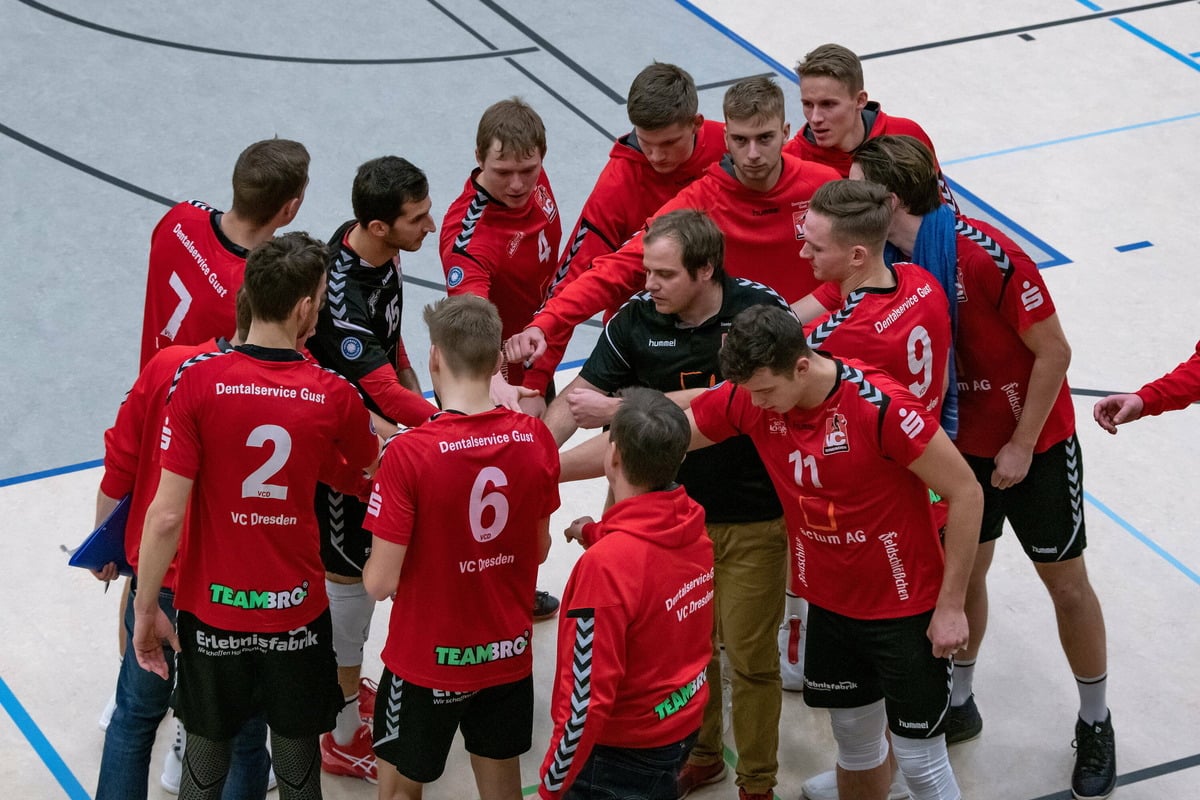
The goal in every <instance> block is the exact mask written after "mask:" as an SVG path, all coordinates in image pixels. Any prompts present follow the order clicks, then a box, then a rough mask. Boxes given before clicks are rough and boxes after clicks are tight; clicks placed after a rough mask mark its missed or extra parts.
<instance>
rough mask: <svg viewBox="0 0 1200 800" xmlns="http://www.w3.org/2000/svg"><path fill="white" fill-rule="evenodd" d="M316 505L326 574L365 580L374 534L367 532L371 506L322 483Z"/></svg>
mask: <svg viewBox="0 0 1200 800" xmlns="http://www.w3.org/2000/svg"><path fill="white" fill-rule="evenodd" d="M313 506H314V508H315V509H316V512H317V525H319V526H320V528H321V563H322V564H324V565H325V571H326V572H332V573H333V574H334V575H344V576H345V577H347V578H361V577H362V571H363V566H364V565H365V564H366V563H367V556H369V555H371V532H370V531H368V530H363V519H364V518H366V516H367V504H366V503H364V502H362V501H361V500H359V499H358V498H357V497H355V496H354V495H350V494H342V493H341V492H335V491H334V490H333V489H331V488H330V487H329V486H326V485H325V484H323V483H318V484H317V496H316V499H315V501H314V503H313Z"/></svg>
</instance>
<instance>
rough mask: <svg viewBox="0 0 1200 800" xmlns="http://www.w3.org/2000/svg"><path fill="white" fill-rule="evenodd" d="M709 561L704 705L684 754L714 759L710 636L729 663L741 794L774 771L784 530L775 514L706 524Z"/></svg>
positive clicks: (715, 681) (770, 780)
mask: <svg viewBox="0 0 1200 800" xmlns="http://www.w3.org/2000/svg"><path fill="white" fill-rule="evenodd" d="M708 535H709V537H710V538H711V539H712V542H713V557H714V562H715V567H716V570H715V573H714V581H713V583H714V586H715V591H716V594H715V597H714V598H713V601H714V603H715V605H714V607H713V627H714V630H713V657H712V660H711V661H710V662H709V664H708V690H709V692H708V704H707V705H706V706H705V707H704V722H703V723H702V724H701V726H700V737H699V739H698V740H697V742H696V747H695V748H694V749H693V750H692V755H691V758H690V759H689V760H690V761H692V762H693V763H696V764H713V763H716V762H718V761H720V760H721V758H722V755H723V751H724V742H723V741H722V735H721V734H722V728H723V725H722V708H721V706H722V700H721V660H720V650H719V649H718V647H717V635H718V631H719V632H720V637H721V640H722V641H724V643H725V655H726V657H727V658H728V659H729V664H730V666H731V667H732V668H733V676H732V684H733V712H732V713H733V738H734V742H735V744H736V746H737V753H738V762H737V784H738V786H741V787H742V788H744V789H745V790H746V791H747V792H749V793H757V792H767V791H770V790H771V789H772V788H773V787H774V786H775V773H776V772H777V771H778V769H779V761H778V750H779V709H780V706H781V704H782V702H783V689H782V684H781V681H780V677H779V647H778V644H777V641H776V636H777V633H778V630H779V625H780V623H782V621H783V594H784V587H785V586H786V585H787V567H788V562H787V532H786V528H785V527H784V523H783V519H782V518H780V519H774V520H770V521H768V522H743V523H736V524H729V525H720V524H713V525H709V526H708Z"/></svg>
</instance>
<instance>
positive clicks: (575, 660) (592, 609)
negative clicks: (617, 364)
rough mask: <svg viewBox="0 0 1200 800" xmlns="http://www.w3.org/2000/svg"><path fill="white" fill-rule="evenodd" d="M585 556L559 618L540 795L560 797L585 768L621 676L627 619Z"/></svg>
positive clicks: (602, 573) (610, 584)
mask: <svg viewBox="0 0 1200 800" xmlns="http://www.w3.org/2000/svg"><path fill="white" fill-rule="evenodd" d="M595 561H596V559H594V558H589V556H588V554H587V553H584V555H583V556H582V557H581V558H580V559H579V563H577V564H576V565H575V570H574V572H572V573H571V578H570V580H569V581H568V582H567V587H566V590H565V591H564V592H563V610H562V611H561V612H560V614H559V619H558V670H557V673H556V674H555V679H554V690H553V695H552V698H551V711H550V716H551V720H552V721H553V723H554V730H553V732H552V733H551V734H550V745H549V747H548V748H547V750H546V757H545V759H544V760H543V761H542V768H541V773H540V774H541V782H540V784H539V785H538V794H539V795H540V796H541V797H543V798H547V799H550V798H559V797H562V796H563V795H564V794H565V793H566V791H567V790H568V789H570V788H571V784H573V783H574V782H575V778H576V776H578V775H579V771H580V770H581V769H583V765H584V764H586V763H587V760H588V757H589V756H590V755H591V753H592V749H593V748H594V747H595V745H596V742H597V740H598V739H599V737H600V735H601V733H602V732H603V731H604V727H605V725H606V724H607V723H608V720H609V718H610V717H611V716H612V709H613V704H614V702H615V700H616V696H617V688H618V686H619V685H620V683H621V680H622V679H623V678H624V676H625V631H626V629H627V628H628V626H629V619H628V618H627V617H628V615H627V614H626V612H625V608H624V605H623V604H622V603H621V599H620V595H619V594H618V592H617V588H616V581H615V579H614V578H613V577H612V576H611V575H609V574H608V572H607V570H604V569H596V568H594V567H593V562H595Z"/></svg>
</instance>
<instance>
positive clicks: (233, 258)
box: [138, 200, 249, 370]
mask: <svg viewBox="0 0 1200 800" xmlns="http://www.w3.org/2000/svg"><path fill="white" fill-rule="evenodd" d="M248 254H249V251H248V250H247V249H246V248H244V247H242V246H241V245H238V244H235V243H234V242H233V241H232V240H231V239H229V238H228V237H227V236H226V235H225V234H224V233H222V232H221V212H220V211H218V210H217V209H215V208H212V207H210V206H207V205H205V204H204V203H201V202H200V201H199V200H190V201H188V202H186V203H180V204H179V205H177V206H175V207H174V208H172V209H171V210H170V211H168V212H167V213H166V214H165V215H164V216H163V218H162V219H161V220H160V221H159V223H158V225H156V226H155V227H154V233H153V234H151V236H150V266H149V269H148V271H147V274H146V310H145V312H144V315H143V317H142V356H141V361H140V362H139V364H138V369H139V370H141V369H145V367H146V364H148V363H149V362H150V359H151V358H152V357H153V356H154V354H155V353H156V352H158V351H159V350H161V349H162V348H164V347H166V346H168V345H171V344H187V345H192V344H201V343H202V342H206V341H208V340H209V339H213V338H216V337H218V336H233V334H234V330H235V329H236V327H237V318H236V314H235V312H234V298H235V297H236V296H237V290H238V289H240V288H241V286H242V275H243V274H244V273H245V271H246V256H247V255H248Z"/></svg>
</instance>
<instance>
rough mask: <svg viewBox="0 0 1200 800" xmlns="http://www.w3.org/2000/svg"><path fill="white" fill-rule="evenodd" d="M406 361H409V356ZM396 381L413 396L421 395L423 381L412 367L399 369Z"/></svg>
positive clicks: (397, 369)
mask: <svg viewBox="0 0 1200 800" xmlns="http://www.w3.org/2000/svg"><path fill="white" fill-rule="evenodd" d="M405 360H406V361H407V356H405ZM396 380H398V381H399V382H400V385H401V386H403V387H404V388H405V389H408V390H409V391H410V392H412V393H413V394H417V395H419V394H421V381H420V380H419V379H418V378H417V371H416V370H415V369H413V368H412V367H411V366H402V367H397V368H396Z"/></svg>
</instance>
